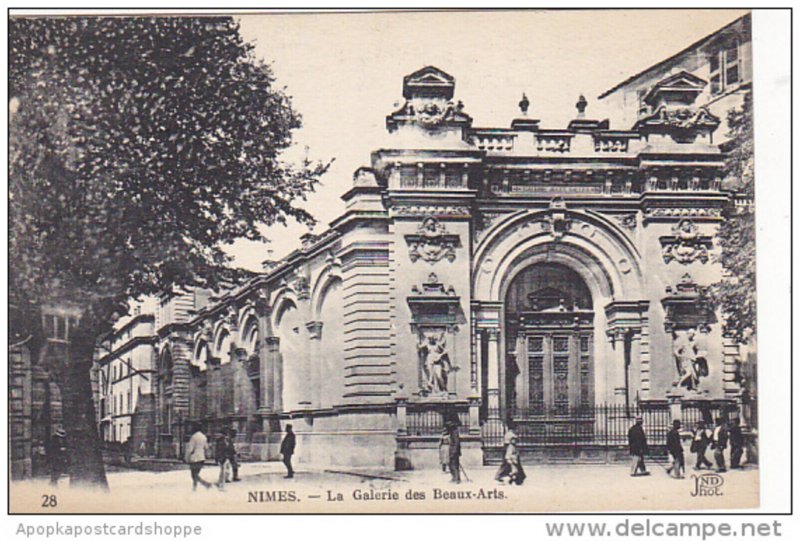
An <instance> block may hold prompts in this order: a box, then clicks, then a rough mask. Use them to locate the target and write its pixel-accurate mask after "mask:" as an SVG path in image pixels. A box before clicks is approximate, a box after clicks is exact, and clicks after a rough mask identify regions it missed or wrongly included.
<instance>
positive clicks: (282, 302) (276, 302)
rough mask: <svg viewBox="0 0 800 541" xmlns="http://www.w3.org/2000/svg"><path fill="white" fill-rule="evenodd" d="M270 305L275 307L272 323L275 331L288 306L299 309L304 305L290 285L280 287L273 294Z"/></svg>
mask: <svg viewBox="0 0 800 541" xmlns="http://www.w3.org/2000/svg"><path fill="white" fill-rule="evenodd" d="M270 306H272V307H273V308H272V317H271V320H270V325H271V327H272V329H273V331H274V332H277V329H278V323H279V322H280V319H281V317H282V316H283V312H285V311H286V309H287V308H291V307H294V308H295V309H297V310H299V309H300V306H302V303H301V302H300V300H299V299H298V298H297V295H295V293H294V291H293V290H292V289H290V288H288V287H283V288H281V289H278V290H277V291H276V292H275V294H274V295H273V296H272V300H271V302H270Z"/></svg>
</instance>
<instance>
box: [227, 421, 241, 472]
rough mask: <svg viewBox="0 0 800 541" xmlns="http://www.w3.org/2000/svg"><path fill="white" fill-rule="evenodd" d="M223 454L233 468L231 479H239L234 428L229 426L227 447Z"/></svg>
mask: <svg viewBox="0 0 800 541" xmlns="http://www.w3.org/2000/svg"><path fill="white" fill-rule="evenodd" d="M225 455H226V456H227V458H228V460H229V461H230V463H231V470H233V480H234V481H241V479H239V460H238V456H237V453H236V429H235V428H231V429H230V431H229V432H228V448H227V449H226V452H225Z"/></svg>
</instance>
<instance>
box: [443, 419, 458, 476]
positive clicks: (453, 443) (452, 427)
mask: <svg viewBox="0 0 800 541" xmlns="http://www.w3.org/2000/svg"><path fill="white" fill-rule="evenodd" d="M460 424H461V423H459V422H458V421H455V420H449V421H447V424H445V427H446V428H447V430H448V433H449V440H450V449H449V451H450V463H449V464H448V467H449V468H450V475H451V479H450V481H451V482H453V483H460V482H461V438H460V437H459V435H458V426H459V425H460Z"/></svg>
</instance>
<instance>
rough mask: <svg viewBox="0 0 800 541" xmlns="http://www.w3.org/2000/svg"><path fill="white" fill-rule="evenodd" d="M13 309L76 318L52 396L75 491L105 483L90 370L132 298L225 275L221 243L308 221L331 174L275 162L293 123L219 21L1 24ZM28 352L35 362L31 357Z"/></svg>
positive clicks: (25, 319) (245, 48) (33, 323)
mask: <svg viewBox="0 0 800 541" xmlns="http://www.w3.org/2000/svg"><path fill="white" fill-rule="evenodd" d="M9 48H10V54H9V58H10V66H9V72H10V75H9V81H10V83H9V84H10V87H9V97H10V110H11V121H10V134H11V137H10V143H11V144H10V167H9V186H10V194H9V258H10V262H11V264H10V271H11V272H10V277H9V280H10V283H9V290H10V297H11V303H12V305H13V306H14V307H15V310H14V312H13V313H14V314H15V318H16V319H17V320H18V321H17V327H22V328H23V329H24V331H23V332H20V333H19V334H21V335H27V336H29V337H33V339H32V340H29V341H28V345H29V346H30V347H32V348H33V349H34V350H37V348H38V353H39V355H40V356H41V352H42V348H43V347H46V341H45V340H42V339H41V337H42V334H43V333H42V329H41V317H40V316H39V313H40V312H39V311H40V307H42V306H44V305H56V306H71V307H73V308H74V309H77V310H78V311H79V313H80V318H79V320H78V323H77V326H76V327H75V328H73V329H72V330H71V333H70V339H71V340H70V346H69V347H70V354H69V355H68V356H67V358H66V359H65V361H64V362H63V363H61V365H59V366H53V367H51V368H52V372H53V374H54V377H55V378H56V380H57V381H58V383H59V385H61V387H62V393H63V400H64V415H65V425H66V429H67V432H68V436H67V444H68V449H69V454H70V459H71V462H72V467H71V470H70V476H71V481H72V482H73V483H79V484H80V483H85V484H91V485H100V486H107V485H106V478H105V473H104V469H103V464H102V460H101V456H100V447H99V441H98V437H97V433H96V425H95V418H94V417H95V415H94V409H93V406H92V396H91V386H90V375H89V374H90V368H91V365H92V356H93V353H94V351H95V347H96V343H97V340H98V338H99V337H102V336H103V335H104V334H105V333H107V332H108V331H110V329H111V325H112V324H113V321H114V318H115V317H117V316H119V315H121V314H122V313H123V312H124V306H125V301H126V300H127V299H129V298H131V297H137V296H140V295H143V294H151V293H155V292H161V291H165V290H167V291H168V290H170V289H171V288H176V287H182V286H190V285H202V286H205V287H211V288H214V287H216V286H217V285H218V284H219V283H220V282H221V281H222V280H227V279H230V278H231V269H230V267H229V263H230V261H229V257H228V256H227V255H226V253H225V251H224V246H225V245H226V244H229V243H231V242H232V241H234V240H236V239H239V238H246V239H252V240H262V234H261V232H260V226H262V225H263V224H267V225H269V224H274V223H283V222H285V221H286V220H287V219H291V218H293V219H295V220H298V221H300V222H304V223H311V222H313V218H312V216H311V215H309V213H308V212H306V211H305V210H303V209H301V208H300V207H299V206H298V204H299V202H300V201H301V200H303V199H304V198H305V196H306V194H307V193H308V192H309V191H311V190H313V188H314V186H315V184H316V183H317V182H318V179H319V177H320V175H322V174H323V173H324V172H325V170H326V167H327V166H326V165H324V164H315V163H310V162H304V163H301V164H295V165H290V164H288V163H286V162H285V161H284V160H282V159H281V156H282V151H284V150H285V149H287V148H288V147H289V146H290V145H291V141H292V133H293V131H294V130H296V129H297V128H299V127H300V125H301V124H300V116H299V115H298V113H297V112H296V111H295V110H294V109H293V108H292V105H291V102H290V99H289V97H288V96H287V94H286V93H285V91H284V90H283V89H280V88H276V86H275V80H274V77H273V75H272V72H271V70H270V69H269V67H268V66H267V65H265V64H264V63H263V62H262V61H260V60H258V59H257V58H256V57H255V55H254V52H253V46H252V45H251V44H249V43H246V42H244V41H243V40H242V38H241V36H240V34H239V26H238V23H237V21H235V20H234V19H231V18H228V17H204V18H199V17H135V18H133V17H113V18H111V17H108V18H99V17H62V18H46V17H37V18H13V19H11V20H10V21H9ZM36 353H37V352H36V351H34V354H36Z"/></svg>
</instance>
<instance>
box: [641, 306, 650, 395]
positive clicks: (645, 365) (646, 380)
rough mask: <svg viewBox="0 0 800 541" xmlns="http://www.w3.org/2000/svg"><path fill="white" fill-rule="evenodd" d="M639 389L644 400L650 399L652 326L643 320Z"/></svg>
mask: <svg viewBox="0 0 800 541" xmlns="http://www.w3.org/2000/svg"><path fill="white" fill-rule="evenodd" d="M639 378H640V380H639V382H640V383H639V387H640V389H641V393H640V395H639V397H640V398H641V399H642V400H646V399H648V398H650V324H649V323H648V321H647V320H646V319H643V320H642V326H641V329H640V331H639Z"/></svg>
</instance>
